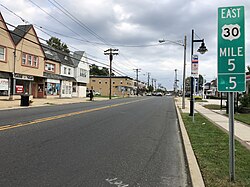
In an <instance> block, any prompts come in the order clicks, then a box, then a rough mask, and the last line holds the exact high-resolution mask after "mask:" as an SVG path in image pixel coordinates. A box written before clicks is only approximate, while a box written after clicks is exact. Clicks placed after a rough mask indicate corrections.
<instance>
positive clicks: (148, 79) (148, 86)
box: [148, 73, 150, 88]
mask: <svg viewBox="0 0 250 187" xmlns="http://www.w3.org/2000/svg"><path fill="white" fill-rule="evenodd" d="M149 80H150V73H148V88H149Z"/></svg>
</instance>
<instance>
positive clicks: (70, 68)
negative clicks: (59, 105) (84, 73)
mask: <svg viewBox="0 0 250 187" xmlns="http://www.w3.org/2000/svg"><path fill="white" fill-rule="evenodd" d="M57 55H58V57H59V59H60V62H61V71H60V75H62V76H63V77H65V79H63V80H61V94H60V95H61V97H72V96H73V95H72V91H73V82H75V81H76V80H75V78H74V77H75V71H74V69H75V65H74V63H73V61H72V59H71V57H70V55H69V54H66V53H62V52H61V53H58V54H57Z"/></svg>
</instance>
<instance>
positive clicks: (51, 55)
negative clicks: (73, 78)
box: [41, 44, 77, 67]
mask: <svg viewBox="0 0 250 187" xmlns="http://www.w3.org/2000/svg"><path fill="white" fill-rule="evenodd" d="M41 45H42V48H43V51H44V53H45V58H46V59H49V60H54V61H57V62H59V63H61V64H63V65H67V66H70V67H77V65H75V64H74V62H73V60H72V58H71V56H72V55H70V54H68V53H65V52H63V51H60V50H58V49H55V48H53V47H51V46H49V45H46V44H41Z"/></svg>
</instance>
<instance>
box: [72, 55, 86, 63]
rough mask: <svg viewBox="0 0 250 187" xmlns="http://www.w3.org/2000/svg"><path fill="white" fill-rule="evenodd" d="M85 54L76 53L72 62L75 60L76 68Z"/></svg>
mask: <svg viewBox="0 0 250 187" xmlns="http://www.w3.org/2000/svg"><path fill="white" fill-rule="evenodd" d="M84 53H85V52H84V51H75V52H74V54H73V58H72V60H73V63H74V65H75V66H78V64H79V63H80V60H81V58H82V56H83V54H84Z"/></svg>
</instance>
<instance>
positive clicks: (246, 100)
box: [240, 94, 250, 107]
mask: <svg viewBox="0 0 250 187" xmlns="http://www.w3.org/2000/svg"><path fill="white" fill-rule="evenodd" d="M240 103H241V105H242V106H243V107H250V95H249V94H248V95H247V94H245V95H243V97H241V98H240Z"/></svg>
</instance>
